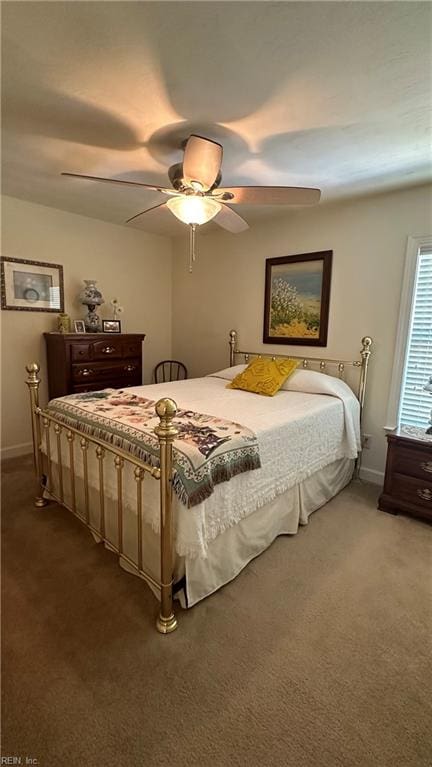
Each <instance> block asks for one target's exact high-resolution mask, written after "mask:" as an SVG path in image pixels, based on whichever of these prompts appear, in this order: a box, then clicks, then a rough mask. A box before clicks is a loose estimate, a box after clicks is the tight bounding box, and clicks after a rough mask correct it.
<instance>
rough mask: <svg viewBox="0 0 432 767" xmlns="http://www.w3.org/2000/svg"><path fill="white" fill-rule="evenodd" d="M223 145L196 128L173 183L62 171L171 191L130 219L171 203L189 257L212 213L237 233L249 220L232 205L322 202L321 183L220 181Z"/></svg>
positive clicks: (171, 171)
mask: <svg viewBox="0 0 432 767" xmlns="http://www.w3.org/2000/svg"><path fill="white" fill-rule="evenodd" d="M222 154H223V149H222V146H221V144H218V143H217V142H216V141H212V140H211V139H208V138H204V137H203V136H197V135H195V134H192V135H191V136H189V138H188V139H187V141H186V143H185V145H184V157H183V162H182V163H176V164H175V165H172V166H171V167H170V168H169V170H168V176H169V179H170V181H171V184H172V188H171V189H169V188H165V187H162V186H155V185H154V184H142V183H140V182H139V181H122V180H120V179H116V178H100V177H99V176H86V175H83V174H81V173H62V174H61V175H62V176H72V177H74V178H84V179H87V180H90V181H103V182H106V183H109V184H123V185H127V186H136V187H141V188H143V189H151V190H153V191H156V192H161V193H162V194H165V195H167V196H168V200H167V201H166V202H162V203H160V204H159V205H154V206H152V207H151V208H147V209H146V210H143V211H141V212H140V213H137V214H136V215H135V216H132V217H131V218H129V219H128V220H127V221H126V223H127V224H128V223H129V222H130V221H134V220H135V219H137V218H139V217H140V216H143V215H145V214H146V213H148V212H149V211H151V210H156V209H158V208H159V209H163V208H168V209H169V210H170V211H171V213H173V214H174V216H176V217H177V218H178V219H179V220H180V221H182V222H183V223H184V224H188V225H189V227H190V260H189V271H190V272H191V271H192V262H193V261H195V235H196V228H197V226H200V225H202V224H206V223H207V222H208V221H211V220H212V219H213V220H214V221H215V222H216V223H217V224H219V226H221V227H222V228H223V229H227V230H228V231H229V232H232V233H234V234H237V233H238V232H243V231H244V230H245V229H248V228H249V225H248V224H247V222H246V221H245V220H244V218H242V217H241V216H239V214H238V213H236V212H235V211H234V210H233V209H232V208H231V207H230V206H229V204H228V203H230V204H231V205H236V204H245V205H315V204H316V203H317V202H319V199H320V196H321V192H320V190H319V189H308V188H303V187H294V186H229V187H221V186H219V185H220V183H221V181H222V174H221V165H222Z"/></svg>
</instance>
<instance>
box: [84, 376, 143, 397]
mask: <svg viewBox="0 0 432 767" xmlns="http://www.w3.org/2000/svg"><path fill="white" fill-rule="evenodd" d="M140 383H141V381H134V380H133V379H131V380H130V381H128V380H125V379H124V378H121V379H114V380H112V381H111V380H110V379H108V380H107V381H104V382H103V383H101V382H100V381H99V383H82V384H74V385H73V387H72V393H73V394H82V393H84V392H86V391H100V390H101V389H127V388H129V386H139V384H140Z"/></svg>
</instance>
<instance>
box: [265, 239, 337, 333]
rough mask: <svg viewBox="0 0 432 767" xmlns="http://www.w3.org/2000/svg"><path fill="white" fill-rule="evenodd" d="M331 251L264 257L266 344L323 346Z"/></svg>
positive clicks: (326, 323)
mask: <svg viewBox="0 0 432 767" xmlns="http://www.w3.org/2000/svg"><path fill="white" fill-rule="evenodd" d="M332 257H333V251H332V250H321V251H318V252H317V253H301V254H299V255H296V256H282V257H281V258H267V259H266V280H265V305H264V334H263V342H264V343H265V344H299V345H302V346H326V345H327V328H328V315H329V304H330V280H331V267H332Z"/></svg>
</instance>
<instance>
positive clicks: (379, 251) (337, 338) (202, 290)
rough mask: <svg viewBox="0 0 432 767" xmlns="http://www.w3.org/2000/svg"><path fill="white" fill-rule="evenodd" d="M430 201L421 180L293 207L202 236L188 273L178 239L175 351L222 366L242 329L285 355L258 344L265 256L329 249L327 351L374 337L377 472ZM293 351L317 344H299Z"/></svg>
mask: <svg viewBox="0 0 432 767" xmlns="http://www.w3.org/2000/svg"><path fill="white" fill-rule="evenodd" d="M430 203H431V194H430V187H429V188H426V187H422V188H416V189H411V190H407V191H401V192H398V193H392V194H387V195H382V196H376V197H369V198H365V199H361V200H357V201H352V202H347V203H344V204H339V205H336V204H334V205H327V206H326V205H323V206H322V207H319V208H315V209H309V210H301V211H296V212H291V213H290V214H289V215H287V216H286V217H283V218H278V219H274V220H273V221H272V222H266V223H265V224H260V225H255V226H254V227H253V228H251V229H250V230H249V231H248V232H245V233H243V234H239V235H229V234H226V233H224V232H221V233H215V234H208V235H202V236H199V238H198V248H197V250H198V259H197V262H196V264H195V266H194V271H193V273H192V274H189V273H188V271H187V266H186V263H187V244H186V243H185V241H184V240H176V241H175V246H174V261H173V276H174V283H173V286H174V292H173V353H174V356H175V357H177V358H178V359H181V360H184V361H185V362H186V364H187V365H188V367H189V368H190V374H191V375H201V374H204V373H208V372H210V371H212V370H216V369H218V368H221V367H225V366H226V365H227V364H228V346H227V344H226V342H227V334H228V331H229V329H230V328H235V329H236V330H237V331H238V333H239V339H240V344H241V347H242V348H248V349H252V350H259V349H263V350H265V351H267V352H268V351H270V350H274V351H275V352H278V351H279V352H281V351H283V352H285V353H287V351H288V350H289V348H290V347H281V346H270V345H265V346H264V345H263V344H262V325H263V302H264V267H265V259H266V258H273V257H275V256H284V255H290V254H294V253H306V252H308V251H317V250H330V249H332V250H333V253H334V255H333V274H332V284H331V298H330V321H329V335H328V346H327V349H326V350H325V355H326V356H329V357H342V358H347V359H349V358H352V357H353V355H356V353H357V352H358V350H359V348H360V339H361V337H362V336H364V335H366V334H367V335H371V336H372V337H373V339H374V347H373V351H374V356H373V359H372V361H371V368H370V379H369V391H368V402H367V409H366V414H365V423H364V431H365V432H366V433H370V434H371V435H372V440H371V449H370V450H368V451H365V453H364V457H363V465H364V466H365V467H366V468H367V469H369V471H368V472H366V473H365V476H368V478H369V479H373V478H375V479H376V480H379V479H380V475H379V474H374V472H382V471H383V470H384V465H385V449H386V444H385V437H384V432H383V426H384V424H385V418H386V408H387V398H388V393H389V387H390V378H391V372H392V362H393V359H392V358H393V349H394V344H395V335H396V326H397V319H398V308H399V301H400V290H401V280H402V271H403V264H404V257H405V249H406V242H407V236H408V235H415V234H417V235H418V234H420V235H421V234H425V233H427V232H428V231H430V229H431V220H430ZM291 349H293V347H291ZM315 351H316V355H317V356H319V354H320V353H323V354H324V350H320V349H319V348H317V349H316V350H315ZM293 353H294V351H293ZM295 353H297V354H311V353H314V352H313V349H311V347H309V349H308V348H306V347H296V350H295Z"/></svg>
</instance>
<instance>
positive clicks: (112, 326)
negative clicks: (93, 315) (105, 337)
mask: <svg viewBox="0 0 432 767" xmlns="http://www.w3.org/2000/svg"><path fill="white" fill-rule="evenodd" d="M102 332H103V333H121V322H120V320H102Z"/></svg>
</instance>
